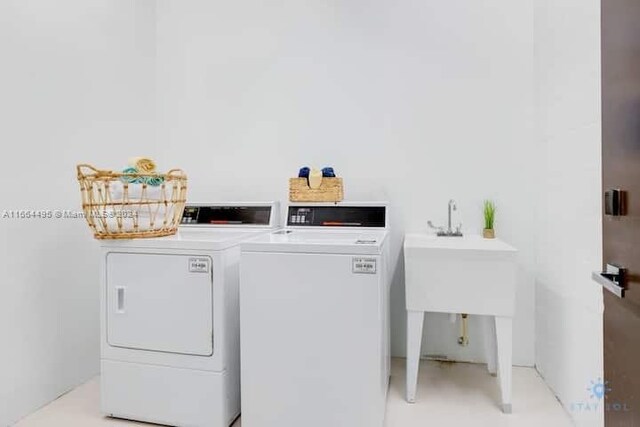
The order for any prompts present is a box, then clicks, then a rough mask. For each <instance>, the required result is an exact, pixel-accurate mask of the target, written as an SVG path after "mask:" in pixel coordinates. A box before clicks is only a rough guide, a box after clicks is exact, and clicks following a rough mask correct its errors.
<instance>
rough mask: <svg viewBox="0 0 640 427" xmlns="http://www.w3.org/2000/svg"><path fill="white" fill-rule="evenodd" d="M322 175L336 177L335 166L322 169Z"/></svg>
mask: <svg viewBox="0 0 640 427" xmlns="http://www.w3.org/2000/svg"><path fill="white" fill-rule="evenodd" d="M322 176H323V177H324V178H335V177H336V173H335V172H334V171H333V168H330V167H326V168H323V169H322Z"/></svg>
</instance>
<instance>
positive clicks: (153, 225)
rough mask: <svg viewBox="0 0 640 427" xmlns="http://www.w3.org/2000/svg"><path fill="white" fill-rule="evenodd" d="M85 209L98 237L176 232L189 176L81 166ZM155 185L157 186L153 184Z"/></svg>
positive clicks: (88, 221)
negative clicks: (117, 170)
mask: <svg viewBox="0 0 640 427" xmlns="http://www.w3.org/2000/svg"><path fill="white" fill-rule="evenodd" d="M77 170H78V182H79V183H80V191H81V193H82V210H83V212H84V216H85V219H86V220H87V223H88V224H89V227H91V230H92V231H93V235H94V236H95V238H96V239H135V238H144V237H162V236H170V235H173V234H175V233H176V231H177V229H178V225H179V224H180V220H181V218H182V214H183V211H184V205H185V203H186V196H187V176H186V175H185V174H184V172H183V171H182V170H180V169H172V170H170V171H169V172H167V173H166V174H156V173H121V172H112V171H109V170H99V169H96V168H95V167H93V166H91V165H86V164H82V165H78V166H77ZM153 184H156V185H153Z"/></svg>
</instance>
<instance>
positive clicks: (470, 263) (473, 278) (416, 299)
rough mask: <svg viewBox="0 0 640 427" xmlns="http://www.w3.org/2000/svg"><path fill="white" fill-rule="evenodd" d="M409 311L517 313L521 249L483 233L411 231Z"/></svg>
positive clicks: (407, 256) (407, 257) (407, 250)
mask: <svg viewBox="0 0 640 427" xmlns="http://www.w3.org/2000/svg"><path fill="white" fill-rule="evenodd" d="M404 251H405V253H404V255H405V270H406V299H407V310H419V311H433V312H441V313H468V314H481V315H492V316H497V315H498V316H513V310H514V295H515V274H516V271H515V263H514V260H515V256H516V253H517V250H516V249H515V248H514V247H512V246H510V245H508V244H507V243H505V242H503V241H502V240H499V239H484V238H482V237H481V236H478V235H468V236H464V237H438V236H435V235H431V234H407V235H406V236H405V241H404Z"/></svg>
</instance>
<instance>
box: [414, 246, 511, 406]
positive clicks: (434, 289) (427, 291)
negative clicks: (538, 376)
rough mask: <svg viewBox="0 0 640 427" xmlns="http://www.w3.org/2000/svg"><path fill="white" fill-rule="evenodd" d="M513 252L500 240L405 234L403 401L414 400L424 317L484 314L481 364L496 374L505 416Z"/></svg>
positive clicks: (508, 397) (508, 390) (508, 400)
mask: <svg viewBox="0 0 640 427" xmlns="http://www.w3.org/2000/svg"><path fill="white" fill-rule="evenodd" d="M516 254H517V250H516V249H515V248H514V247H512V246H510V245H508V244H507V243H505V242H503V241H502V240H499V239H484V238H482V237H481V236H477V235H470V236H463V237H449V236H443V237H440V236H435V235H430V234H407V235H406V236H405V241H404V258H405V285H406V306H407V401H408V402H409V403H412V402H415V400H416V386H417V381H418V366H419V360H420V354H421V351H420V347H421V344H422V329H423V321H424V313H426V312H437V313H464V314H471V315H481V316H484V317H482V319H484V320H485V322H484V323H485V344H486V345H485V350H486V355H487V365H488V368H489V372H491V373H492V374H497V375H498V379H499V384H500V390H501V401H502V402H501V403H502V409H503V411H504V412H505V413H510V412H511V364H512V334H513V332H512V319H513V315H514V311H515V290H516V263H515V259H516ZM426 339H427V340H428V339H429V337H426Z"/></svg>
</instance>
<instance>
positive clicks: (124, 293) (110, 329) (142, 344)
mask: <svg viewBox="0 0 640 427" xmlns="http://www.w3.org/2000/svg"><path fill="white" fill-rule="evenodd" d="M106 262H107V269H106V273H107V278H106V279H107V281H106V283H107V286H106V292H107V295H106V301H107V309H106V316H107V319H106V320H107V341H108V343H109V345H111V346H114V347H124V348H131V349H140V350H150V351H159V352H167V353H179V354H189V355H198V356H210V355H212V354H213V295H212V284H213V280H212V277H213V275H212V273H211V269H212V260H211V258H210V257H207V256H195V255H162V254H144V253H109V254H108V255H107V260H106Z"/></svg>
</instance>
